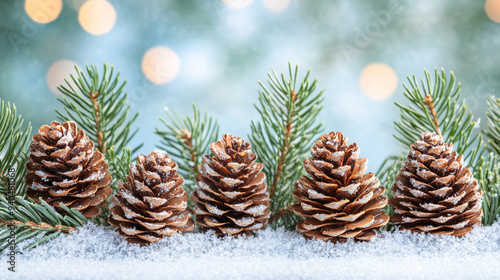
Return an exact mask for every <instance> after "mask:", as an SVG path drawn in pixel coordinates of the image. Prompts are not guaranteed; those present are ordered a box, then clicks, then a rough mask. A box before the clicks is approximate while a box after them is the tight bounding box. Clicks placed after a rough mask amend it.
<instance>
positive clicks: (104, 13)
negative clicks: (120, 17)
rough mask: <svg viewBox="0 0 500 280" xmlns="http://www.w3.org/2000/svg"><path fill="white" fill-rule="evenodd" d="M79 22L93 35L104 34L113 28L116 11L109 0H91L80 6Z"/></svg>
mask: <svg viewBox="0 0 500 280" xmlns="http://www.w3.org/2000/svg"><path fill="white" fill-rule="evenodd" d="M78 22H80V25H81V26H82V28H83V30H85V31H86V32H88V33H90V34H92V35H103V34H106V33H108V32H109V31H111V29H113V26H114V25H115V22H116V11H115V8H114V7H113V5H111V3H109V2H108V1H105V0H89V1H87V2H85V3H84V4H83V5H82V6H81V7H80V11H79V12H78Z"/></svg>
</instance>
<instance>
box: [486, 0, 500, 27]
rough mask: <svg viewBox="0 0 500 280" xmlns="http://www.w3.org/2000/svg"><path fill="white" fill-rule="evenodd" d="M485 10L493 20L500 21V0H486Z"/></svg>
mask: <svg viewBox="0 0 500 280" xmlns="http://www.w3.org/2000/svg"><path fill="white" fill-rule="evenodd" d="M484 10H485V11H486V14H487V15H488V17H489V18H490V19H491V20H492V21H494V22H498V23H500V0H486V3H485V4H484Z"/></svg>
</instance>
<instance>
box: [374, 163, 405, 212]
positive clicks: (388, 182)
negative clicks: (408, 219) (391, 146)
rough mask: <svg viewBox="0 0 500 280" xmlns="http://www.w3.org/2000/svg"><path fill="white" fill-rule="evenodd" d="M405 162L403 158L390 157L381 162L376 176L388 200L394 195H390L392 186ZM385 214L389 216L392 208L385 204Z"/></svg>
mask: <svg viewBox="0 0 500 280" xmlns="http://www.w3.org/2000/svg"><path fill="white" fill-rule="evenodd" d="M403 160H405V158H404V157H403V156H400V157H396V156H390V157H388V158H386V159H385V160H384V162H382V164H381V165H380V168H379V169H378V171H377V172H376V176H377V178H378V179H379V181H380V185H381V186H384V187H385V189H386V195H387V197H388V198H391V197H392V196H393V195H394V194H393V193H392V190H391V188H392V185H394V183H395V181H396V175H398V173H399V171H400V170H401V164H402V162H403ZM385 212H386V213H387V215H389V216H391V215H392V213H393V211H392V208H391V207H390V206H389V204H387V206H386V207H385Z"/></svg>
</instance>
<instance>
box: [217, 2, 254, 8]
mask: <svg viewBox="0 0 500 280" xmlns="http://www.w3.org/2000/svg"><path fill="white" fill-rule="evenodd" d="M222 2H224V4H226V5H227V6H229V7H231V8H233V9H235V10H241V9H244V8H246V7H248V6H249V5H250V4H252V2H253V0H222Z"/></svg>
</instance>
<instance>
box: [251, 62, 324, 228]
mask: <svg viewBox="0 0 500 280" xmlns="http://www.w3.org/2000/svg"><path fill="white" fill-rule="evenodd" d="M288 68H289V73H288V77H285V75H284V74H281V75H280V76H278V75H277V74H276V72H275V71H274V69H272V73H270V74H268V77H269V87H266V86H265V85H264V84H262V83H261V82H259V83H260V85H261V87H262V90H261V91H260V92H259V103H258V104H256V105H255V108H256V109H257V111H258V112H259V114H260V118H261V119H260V120H259V121H257V122H254V121H252V123H251V134H250V137H249V138H250V142H251V143H252V149H253V150H254V152H255V153H256V154H257V155H258V158H257V160H258V161H259V162H261V163H262V164H263V165H264V169H263V171H264V173H265V174H266V182H267V185H268V187H269V194H270V196H271V213H272V216H271V220H272V221H273V222H272V224H271V225H272V226H273V227H277V226H281V227H284V228H287V229H292V228H293V227H294V226H295V224H296V223H297V221H298V217H297V216H295V215H294V214H292V213H291V212H290V211H286V209H287V207H288V206H289V205H290V204H291V203H292V202H293V196H292V191H293V190H294V182H295V181H296V180H297V178H298V177H299V176H300V175H302V173H303V168H304V167H303V165H302V162H303V160H304V159H305V157H306V155H307V152H308V151H309V149H310V148H311V147H312V145H313V143H314V141H315V140H316V138H318V133H319V131H320V130H321V128H322V124H318V123H317V122H316V118H317V116H318V114H319V112H320V111H321V109H322V108H323V106H322V103H323V100H324V98H323V91H320V92H318V93H316V92H315V90H316V86H317V82H318V81H317V80H314V81H313V82H312V83H310V82H309V72H307V74H306V76H305V77H304V79H302V80H301V81H299V85H297V82H298V81H297V75H298V66H296V67H295V69H292V66H291V65H288Z"/></svg>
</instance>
